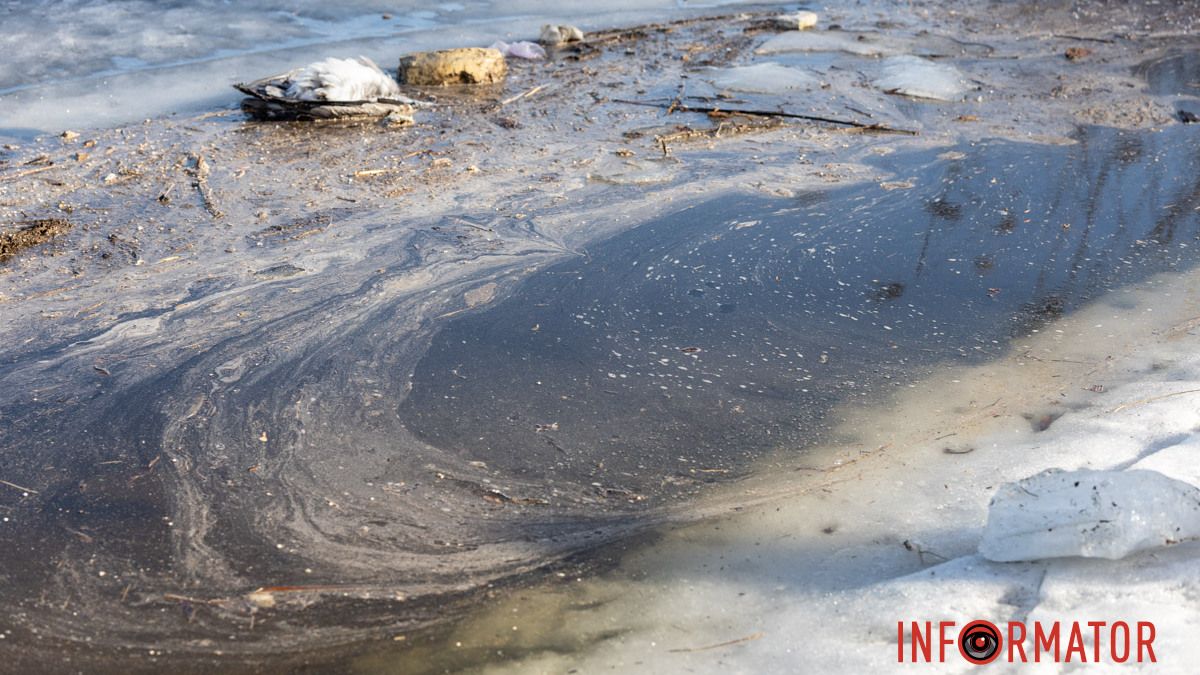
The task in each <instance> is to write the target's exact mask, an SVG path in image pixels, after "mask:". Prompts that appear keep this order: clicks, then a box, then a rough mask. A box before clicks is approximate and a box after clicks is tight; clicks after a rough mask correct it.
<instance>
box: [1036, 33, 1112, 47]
mask: <svg viewBox="0 0 1200 675" xmlns="http://www.w3.org/2000/svg"><path fill="white" fill-rule="evenodd" d="M1050 37H1052V38H1059V39H1060V40H1079V41H1080V42H1103V43H1104V44H1109V45H1111V44H1113V43H1114V42H1116V40H1113V39H1110V38H1098V37H1088V36H1086V35H1065V34H1062V33H1051V34H1050Z"/></svg>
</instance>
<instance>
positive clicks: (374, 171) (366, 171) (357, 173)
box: [353, 167, 400, 178]
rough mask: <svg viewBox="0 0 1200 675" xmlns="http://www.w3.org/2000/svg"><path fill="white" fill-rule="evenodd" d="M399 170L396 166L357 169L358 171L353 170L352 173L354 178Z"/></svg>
mask: <svg viewBox="0 0 1200 675" xmlns="http://www.w3.org/2000/svg"><path fill="white" fill-rule="evenodd" d="M399 170H400V169H399V168H398V167H391V168H385V169H359V170H358V171H355V172H354V174H353V175H354V177H355V178H363V177H365V176H378V175H379V174H381V173H394V172H396V171H399Z"/></svg>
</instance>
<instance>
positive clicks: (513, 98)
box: [500, 84, 550, 106]
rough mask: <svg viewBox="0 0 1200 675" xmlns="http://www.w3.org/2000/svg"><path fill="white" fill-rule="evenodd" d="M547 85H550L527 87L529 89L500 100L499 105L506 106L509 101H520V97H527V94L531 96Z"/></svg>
mask: <svg viewBox="0 0 1200 675" xmlns="http://www.w3.org/2000/svg"><path fill="white" fill-rule="evenodd" d="M548 86H550V85H547V84H539V85H538V86H536V87H534V88H533V89H529V90H527V91H523V92H521V93H520V94H517V95H516V96H510V97H508V98H506V99H504V100H503V101H500V105H501V106H506V105H508V104H509V103H515V102H516V101H520V100H521V99H523V98H525V97H527V96H533V95H534V94H536V93H538V92H539V91H541V90H543V89H545V88H546V87H548Z"/></svg>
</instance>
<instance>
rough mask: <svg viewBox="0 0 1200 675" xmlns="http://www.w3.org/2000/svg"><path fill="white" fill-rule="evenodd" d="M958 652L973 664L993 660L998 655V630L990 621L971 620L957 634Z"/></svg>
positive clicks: (981, 663)
mask: <svg viewBox="0 0 1200 675" xmlns="http://www.w3.org/2000/svg"><path fill="white" fill-rule="evenodd" d="M958 653H959V654H961V655H962V657H963V658H964V659H966V660H967V661H970V662H971V663H974V664H975V665H980V666H981V665H983V664H985V663H991V662H992V661H995V660H996V657H997V656H999V655H1000V630H999V629H998V628H996V624H994V623H992V622H990V621H972V622H971V623H969V624H967V625H965V626H963V629H962V631H960V632H959V634H958Z"/></svg>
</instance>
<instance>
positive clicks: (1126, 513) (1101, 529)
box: [979, 469, 1200, 562]
mask: <svg viewBox="0 0 1200 675" xmlns="http://www.w3.org/2000/svg"><path fill="white" fill-rule="evenodd" d="M1196 536H1200V489H1197V488H1195V487H1194V486H1192V485H1189V484H1187V483H1184V482H1182V481H1178V480H1174V479H1172V478H1168V477H1166V476H1164V475H1163V474H1161V473H1159V472H1157V471H1146V470H1133V471H1092V470H1086V469H1085V470H1082V471H1057V470H1047V471H1044V472H1042V473H1039V474H1037V475H1035V476H1031V477H1029V478H1026V479H1024V480H1021V481H1018V482H1016V483H1009V484H1007V485H1005V486H1003V487H1002V488H1000V490H999V492H997V493H996V496H995V497H994V498H993V499H992V504H991V506H990V508H989V510H988V523H987V527H986V528H985V529H984V531H983V541H982V542H981V543H980V545H979V552H980V553H981V554H982V555H983V556H984V557H985V558H987V559H989V560H995V561H999V562H1011V561H1019V560H1044V559H1046V558H1066V557H1072V556H1081V557H1086V558H1109V559H1112V560H1117V559H1120V558H1124V557H1125V556H1128V555H1130V554H1132V553H1136V552H1138V551H1144V550H1147V549H1152V548H1160V547H1162V546H1166V545H1169V544H1174V543H1178V542H1180V541H1182V540H1184V539H1190V538H1193V537H1196Z"/></svg>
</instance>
